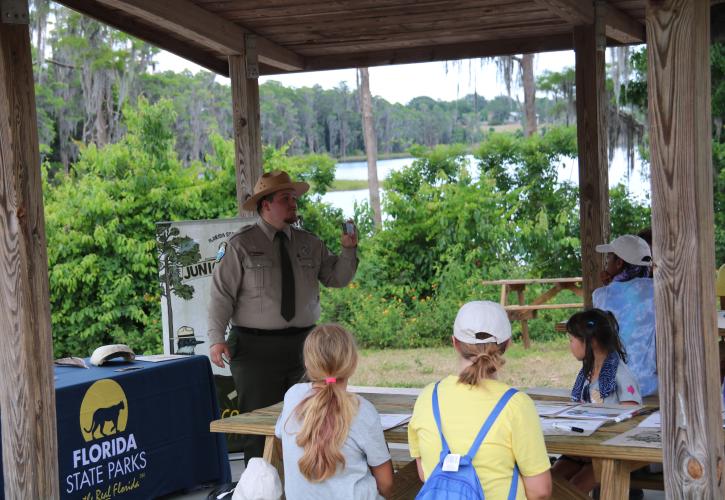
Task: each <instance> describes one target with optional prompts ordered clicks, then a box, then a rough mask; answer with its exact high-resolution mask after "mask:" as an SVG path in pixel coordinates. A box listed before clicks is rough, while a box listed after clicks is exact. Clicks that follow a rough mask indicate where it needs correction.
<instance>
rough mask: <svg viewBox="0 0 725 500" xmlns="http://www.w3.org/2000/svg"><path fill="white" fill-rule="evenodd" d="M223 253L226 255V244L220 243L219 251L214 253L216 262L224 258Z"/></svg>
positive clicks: (224, 242)
mask: <svg viewBox="0 0 725 500" xmlns="http://www.w3.org/2000/svg"><path fill="white" fill-rule="evenodd" d="M225 253H227V242H226V241H222V242H221V243H220V244H219V250H217V253H216V261H217V262H221V260H222V259H223V258H224V254H225Z"/></svg>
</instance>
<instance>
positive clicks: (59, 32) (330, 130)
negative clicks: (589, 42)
mask: <svg viewBox="0 0 725 500" xmlns="http://www.w3.org/2000/svg"><path fill="white" fill-rule="evenodd" d="M31 28H32V39H33V56H34V70H35V71H34V74H35V83H36V88H35V90H36V101H37V108H38V126H39V132H40V143H41V146H42V148H41V149H42V150H41V153H42V156H43V159H44V160H46V161H48V162H49V163H50V164H51V165H52V166H53V168H54V169H56V170H62V171H65V172H67V171H68V169H69V167H70V165H71V164H72V163H73V162H74V161H75V160H77V159H78V152H79V149H78V147H79V144H95V145H96V146H99V147H102V146H104V145H106V144H111V143H115V142H117V141H118V140H119V139H120V138H121V136H122V135H123V134H124V133H125V129H124V121H123V117H122V113H123V109H124V106H125V104H127V103H129V102H131V103H134V102H136V100H137V99H138V97H139V96H144V97H145V98H146V99H147V100H148V101H149V102H151V103H155V102H158V101H159V100H161V99H163V98H165V97H166V98H170V99H171V100H172V101H173V106H174V110H175V112H176V117H177V118H176V122H175V123H174V124H173V129H174V132H175V134H176V138H177V140H176V146H175V148H176V151H177V153H178V155H179V158H180V159H181V160H182V162H184V164H187V165H188V164H189V163H190V162H193V161H202V160H204V157H205V155H207V154H209V153H210V152H211V151H212V145H211V142H210V135H211V134H212V133H218V134H220V135H221V136H223V137H232V128H231V123H232V121H231V91H230V88H229V86H228V85H225V84H222V83H219V82H218V81H216V79H215V75H214V74H212V73H209V72H206V71H199V72H197V73H196V74H193V73H191V72H189V71H184V72H181V73H174V72H170V71H168V72H163V73H155V72H153V70H154V67H155V64H156V63H155V61H154V57H155V56H156V55H157V54H158V53H159V49H157V48H155V47H153V46H151V45H149V44H147V43H144V42H142V41H140V40H138V39H135V38H133V37H130V36H128V35H126V34H124V33H122V32H119V31H117V30H115V29H113V28H110V27H109V26H106V25H104V24H102V23H99V22H97V21H95V20H93V19H90V18H87V17H85V16H82V15H80V14H78V13H76V12H74V11H72V10H69V9H67V8H65V7H63V6H61V5H58V4H56V3H53V2H50V1H49V0H32V1H31ZM511 60H513V59H511ZM509 73H510V72H509ZM557 75H559V74H556V75H553V76H552V75H548V76H544V77H542V78H543V80H542V85H543V86H542V87H541V88H542V90H543V92H541V93H540V94H542V95H543V96H542V97H539V98H538V99H537V101H536V113H537V115H538V116H539V122H543V123H557V124H558V123H565V122H566V121H568V120H570V119H571V113H569V112H567V113H562V106H564V108H566V109H570V108H571V107H572V103H573V92H571V91H569V92H567V90H566V89H567V88H570V87H571V85H572V82H573V76H572V75H573V71H569V70H567V71H565V72H563V73H561V74H560V75H559V76H557ZM492 77H493V75H492ZM260 100H261V104H260V107H261V120H262V122H261V129H262V141H263V143H264V144H269V145H273V146H275V147H277V148H280V147H283V146H284V147H288V150H289V152H290V153H291V154H307V153H326V154H330V155H332V156H334V157H336V158H344V157H347V156H351V155H361V154H363V152H364V151H365V147H364V140H363V129H362V123H361V118H360V115H361V107H360V93H359V91H358V89H357V88H352V89H351V88H349V87H348V86H347V85H346V84H345V83H340V84H339V85H338V86H337V87H335V88H333V89H323V88H321V87H320V86H313V87H305V88H299V89H293V88H288V87H285V86H283V85H282V84H280V83H279V82H276V81H269V82H266V83H264V84H262V85H261V86H260ZM562 100H566V101H567V104H565V105H564V104H562ZM372 101H373V102H372V106H373V116H374V120H375V130H376V135H377V146H378V151H379V152H380V153H381V154H392V153H404V152H406V151H407V150H408V148H410V147H411V146H412V145H415V144H419V145H423V146H429V147H430V146H434V145H437V144H453V143H463V144H476V143H478V142H480V141H481V140H482V139H483V137H484V135H485V134H486V133H488V132H489V131H490V127H493V126H496V125H500V124H504V123H515V124H521V123H523V116H524V113H523V109H522V106H523V105H522V103H520V102H518V100H517V99H515V98H513V97H511V96H507V95H501V96H498V97H496V98H495V99H492V100H487V99H485V98H484V97H482V96H480V95H477V94H471V95H467V96H464V97H461V98H460V99H456V100H453V101H447V102H446V101H437V100H434V99H431V98H430V97H425V96H421V97H416V98H414V99H412V100H411V101H410V102H408V103H407V104H399V103H390V102H388V101H386V100H385V99H382V98H380V97H374V98H373V100H372Z"/></svg>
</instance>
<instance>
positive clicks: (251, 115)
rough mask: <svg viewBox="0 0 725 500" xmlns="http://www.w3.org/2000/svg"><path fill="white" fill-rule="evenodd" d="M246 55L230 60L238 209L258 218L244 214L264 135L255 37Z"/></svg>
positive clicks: (259, 165)
mask: <svg viewBox="0 0 725 500" xmlns="http://www.w3.org/2000/svg"><path fill="white" fill-rule="evenodd" d="M244 45H245V53H244V54H243V55H232V56H229V78H230V79H231V85H232V108H233V113H232V120H233V122H234V162H235V166H236V173H237V206H238V207H239V215H240V216H248V215H256V212H246V211H244V210H242V204H243V203H244V202H245V201H246V200H247V199H248V198H250V197H251V196H252V190H253V189H254V185H255V184H256V183H257V179H259V176H260V175H262V134H261V129H260V119H259V81H258V78H259V67H258V63H257V51H256V40H255V37H254V35H247V36H245V38H244Z"/></svg>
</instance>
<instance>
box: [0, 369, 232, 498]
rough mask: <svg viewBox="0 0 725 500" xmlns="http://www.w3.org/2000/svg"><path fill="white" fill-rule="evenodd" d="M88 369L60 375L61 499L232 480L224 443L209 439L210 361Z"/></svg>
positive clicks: (144, 494)
mask: <svg viewBox="0 0 725 500" xmlns="http://www.w3.org/2000/svg"><path fill="white" fill-rule="evenodd" d="M89 366H91V368H89V369H87V370H86V369H82V368H70V367H56V368H55V386H56V415H57V422H58V427H57V429H58V469H59V474H60V479H59V484H60V494H61V498H69V499H70V498H72V499H79V500H81V499H83V500H86V499H93V500H96V499H100V498H104V499H106V498H107V499H122V500H128V499H137V498H138V499H150V498H155V497H157V496H160V495H164V494H167V493H171V492H174V491H179V490H183V489H188V488H193V487H195V486H198V485H201V484H207V483H223V482H229V481H230V480H231V474H230V470H229V462H228V458H227V448H226V444H225V441H224V435H223V434H217V433H211V432H209V422H211V421H212V420H215V419H217V418H219V406H218V403H217V399H216V393H215V391H214V382H213V378H212V372H211V367H210V366H209V361H208V358H207V357H205V356H188V357H185V358H182V359H176V360H171V361H164V362H160V363H150V362H145V361H135V362H132V363H124V362H121V361H118V362H114V361H111V362H109V364H108V365H107V366H103V367H95V366H92V365H90V363H89ZM126 367H133V368H138V369H135V370H132V371H118V370H119V369H123V368H126ZM0 463H2V456H0ZM2 496H4V494H3V481H2V475H1V474H0V497H2Z"/></svg>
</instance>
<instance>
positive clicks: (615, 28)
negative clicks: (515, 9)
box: [534, 0, 646, 44]
mask: <svg viewBox="0 0 725 500" xmlns="http://www.w3.org/2000/svg"><path fill="white" fill-rule="evenodd" d="M534 1H535V2H536V3H537V4H539V5H542V6H546V7H548V9H549V10H550V11H551V12H552V13H554V14H556V15H558V16H559V17H560V18H562V19H564V20H565V21H567V22H569V23H571V24H573V25H574V26H578V25H582V24H594V2H592V1H585V0H534ZM602 3H603V6H602V7H603V10H604V24H605V26H606V35H607V38H611V39H614V40H617V41H618V42H621V43H625V44H630V43H642V42H644V41H645V39H646V34H645V27H644V25H643V24H642V23H640V22H638V21H636V20H634V19H632V18H631V17H630V16H629V15H627V14H626V13H625V12H623V11H621V10H619V9H617V8H616V7H613V6H612V5H609V4H607V3H606V2H602Z"/></svg>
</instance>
